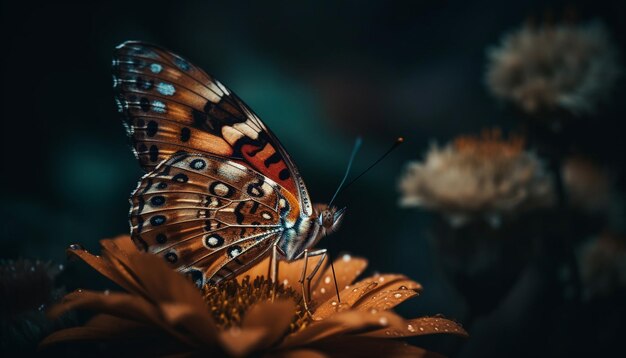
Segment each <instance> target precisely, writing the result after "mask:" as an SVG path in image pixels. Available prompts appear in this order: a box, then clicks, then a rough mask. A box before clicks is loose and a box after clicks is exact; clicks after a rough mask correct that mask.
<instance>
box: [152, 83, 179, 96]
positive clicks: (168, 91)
mask: <svg viewBox="0 0 626 358" xmlns="http://www.w3.org/2000/svg"><path fill="white" fill-rule="evenodd" d="M156 89H157V91H159V93H160V94H162V95H164V96H171V95H173V94H174V93H176V89H175V88H174V86H173V85H172V84H170V83H165V82H160V83H159V84H158V85H157V87H156Z"/></svg>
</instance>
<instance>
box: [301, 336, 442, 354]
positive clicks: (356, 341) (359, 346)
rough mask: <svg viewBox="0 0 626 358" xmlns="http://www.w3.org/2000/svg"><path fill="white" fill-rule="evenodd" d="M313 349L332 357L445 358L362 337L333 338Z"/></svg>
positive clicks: (394, 341) (414, 348) (405, 344)
mask: <svg viewBox="0 0 626 358" xmlns="http://www.w3.org/2000/svg"><path fill="white" fill-rule="evenodd" d="M311 348H313V349H315V350H317V351H320V352H323V353H327V354H328V355H329V356H331V357H364V358H365V357H373V358H374V357H375V358H378V357H394V358H403V357H406V358H409V357H411V358H416V357H417V358H443V356H442V355H440V354H438V353H433V352H429V351H427V350H425V349H422V348H418V347H415V346H411V345H409V344H407V343H404V342H400V341H396V340H391V339H379V338H370V337H362V336H361V337H359V336H342V337H332V338H329V339H325V340H322V341H319V342H316V343H314V344H312V345H311Z"/></svg>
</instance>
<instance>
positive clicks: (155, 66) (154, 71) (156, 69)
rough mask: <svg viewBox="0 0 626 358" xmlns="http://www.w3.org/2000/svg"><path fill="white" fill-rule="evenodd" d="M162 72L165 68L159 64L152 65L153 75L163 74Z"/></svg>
mask: <svg viewBox="0 0 626 358" xmlns="http://www.w3.org/2000/svg"><path fill="white" fill-rule="evenodd" d="M161 70H163V67H162V66H161V65H159V64H158V63H153V64H151V65H150V71H152V73H159V72H161Z"/></svg>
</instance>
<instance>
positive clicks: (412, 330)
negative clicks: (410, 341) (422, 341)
mask: <svg viewBox="0 0 626 358" xmlns="http://www.w3.org/2000/svg"><path fill="white" fill-rule="evenodd" d="M406 329H408V330H409V332H415V327H413V325H412V324H409V325H408V326H406Z"/></svg>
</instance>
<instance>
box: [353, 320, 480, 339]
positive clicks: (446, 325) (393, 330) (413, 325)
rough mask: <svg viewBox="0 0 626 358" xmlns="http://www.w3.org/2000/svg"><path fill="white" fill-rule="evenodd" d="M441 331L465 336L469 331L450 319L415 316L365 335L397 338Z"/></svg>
mask: <svg viewBox="0 0 626 358" xmlns="http://www.w3.org/2000/svg"><path fill="white" fill-rule="evenodd" d="M439 333H446V334H456V335H459V336H463V337H467V336H468V334H467V332H466V331H465V329H463V327H461V325H459V324H458V323H456V322H454V321H451V320H449V319H445V318H440V317H421V318H414V319H410V320H406V321H404V322H403V324H401V325H399V326H395V325H394V326H391V325H390V326H389V327H387V328H385V329H380V330H377V331H373V332H368V333H365V334H363V335H364V336H368V337H378V338H383V337H384V338H397V337H411V336H423V335H427V334H439Z"/></svg>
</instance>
